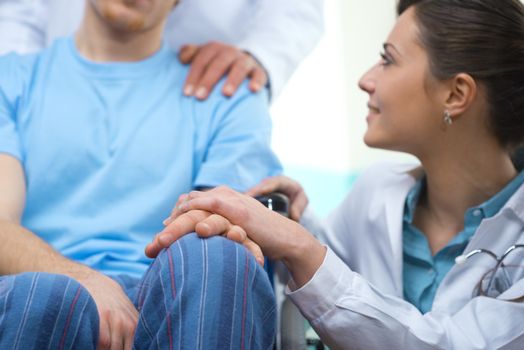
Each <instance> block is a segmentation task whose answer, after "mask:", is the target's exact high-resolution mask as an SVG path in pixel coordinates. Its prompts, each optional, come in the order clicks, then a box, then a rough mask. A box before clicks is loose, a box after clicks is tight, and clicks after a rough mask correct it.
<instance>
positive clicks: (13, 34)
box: [0, 0, 49, 54]
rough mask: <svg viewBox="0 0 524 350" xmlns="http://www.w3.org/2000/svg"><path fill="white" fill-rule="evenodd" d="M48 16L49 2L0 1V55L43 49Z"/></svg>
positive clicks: (29, 0)
mask: <svg viewBox="0 0 524 350" xmlns="http://www.w3.org/2000/svg"><path fill="white" fill-rule="evenodd" d="M48 15H49V13H48V6H47V1H34V0H2V1H0V54H4V53H7V52H10V51H16V52H18V53H29V52H35V51H38V50H40V49H42V48H43V47H44V46H45V39H46V27H47V18H48Z"/></svg>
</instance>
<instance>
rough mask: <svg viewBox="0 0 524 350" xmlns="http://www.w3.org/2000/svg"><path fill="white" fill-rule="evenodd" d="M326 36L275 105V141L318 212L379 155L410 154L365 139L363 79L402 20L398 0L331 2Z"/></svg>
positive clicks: (331, 203)
mask: <svg viewBox="0 0 524 350" xmlns="http://www.w3.org/2000/svg"><path fill="white" fill-rule="evenodd" d="M325 6H326V7H325V35H324V38H323V39H322V40H321V42H320V43H319V44H318V46H317V47H316V49H315V50H314V52H312V53H311V55H310V56H309V57H308V58H307V59H306V60H305V61H304V62H303V63H302V65H301V66H300V67H299V68H298V69H297V71H296V73H295V74H294V76H293V77H292V79H291V80H290V81H289V83H288V85H287V86H286V88H285V89H284V91H283V93H282V95H281V96H280V97H279V98H278V99H277V100H276V101H275V103H274V104H273V106H272V115H273V123H274V128H275V129H274V130H275V131H274V136H273V146H274V148H275V150H276V152H277V153H278V155H279V156H280V158H281V160H282V162H283V163H284V168H285V173H286V174H287V175H289V176H291V177H293V178H295V179H297V180H299V181H300V182H301V183H302V184H303V186H304V187H305V189H306V192H307V194H308V195H309V198H310V202H311V203H312V205H313V207H314V208H315V210H316V211H317V213H318V214H320V215H322V216H325V215H326V214H328V213H329V211H330V210H332V209H333V208H335V206H336V205H337V204H338V203H339V202H340V201H341V200H342V199H343V198H344V196H345V194H346V193H347V192H348V190H349V189H350V187H351V184H352V182H353V181H354V179H355V177H356V176H358V174H359V172H360V171H361V170H362V169H363V168H365V167H366V166H368V165H369V164H370V163H372V162H374V161H377V160H379V159H384V158H388V159H392V158H393V159H398V158H401V159H402V158H407V159H410V157H408V156H406V155H402V154H399V153H395V152H388V151H381V150H373V149H370V148H368V147H367V146H366V145H365V144H364V143H363V141H362V136H363V135H364V131H365V129H366V121H365V118H366V115H367V107H366V103H367V101H368V96H367V94H365V93H364V92H362V91H361V90H360V89H359V88H358V86H357V82H358V80H359V78H360V76H361V75H362V74H363V73H364V72H365V71H366V70H367V69H369V68H370V67H371V66H372V65H373V64H375V63H376V62H377V60H379V58H380V57H379V53H380V51H381V50H382V43H383V42H384V41H385V40H386V38H387V35H388V33H389V31H390V29H391V28H392V26H393V24H394V21H395V17H396V16H395V0H366V1H356V0H326V1H325Z"/></svg>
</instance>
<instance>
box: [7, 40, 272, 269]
mask: <svg viewBox="0 0 524 350" xmlns="http://www.w3.org/2000/svg"><path fill="white" fill-rule="evenodd" d="M187 70H188V69H187V67H185V66H183V65H181V64H180V63H179V61H178V59H177V55H176V53H174V52H172V51H170V50H169V49H168V48H167V47H166V46H165V45H164V46H163V47H162V48H161V49H160V50H159V51H158V52H157V53H155V54H154V55H153V56H151V57H149V58H147V59H145V60H143V61H139V62H132V63H120V62H117V63H94V62H91V61H88V60H86V59H84V58H83V57H81V56H80V55H79V53H78V51H77V49H76V46H75V43H74V40H73V39H72V38H68V39H60V40H57V41H56V42H55V43H54V44H53V46H52V47H50V48H49V49H47V50H44V51H43V52H42V53H40V54H37V55H30V56H17V55H14V54H11V55H8V56H4V57H1V58H0V152H2V153H7V154H10V155H12V156H14V157H16V158H18V159H19V160H20V161H21V163H22V165H23V168H24V171H25V175H26V185H27V197H26V208H25V212H24V215H23V218H22V224H23V226H25V227H27V228H28V229H29V230H31V231H33V232H34V233H36V234H37V235H39V236H40V237H41V238H42V239H44V240H45V241H47V242H48V243H50V244H51V245H52V246H53V247H54V248H55V249H57V250H58V251H59V252H61V253H62V254H63V255H65V256H67V257H69V258H71V259H73V260H76V261H79V262H81V263H84V264H87V265H88V266H91V267H93V268H96V269H98V270H101V271H103V272H105V273H107V274H121V273H125V274H129V275H132V276H139V275H141V274H142V273H143V272H144V271H145V269H146V268H147V266H148V265H149V263H150V260H149V259H147V258H146V257H145V255H144V247H145V245H146V244H147V243H149V242H150V240H151V239H152V237H153V235H154V234H155V233H157V232H159V231H160V230H161V229H162V227H163V226H162V220H163V219H165V218H166V217H167V216H168V215H169V213H170V212H171V209H172V207H173V205H174V204H175V203H176V200H177V198H178V196H179V195H180V194H181V193H184V192H187V191H189V190H191V189H193V188H196V187H201V186H202V187H208V186H217V185H221V184H226V185H229V186H231V187H233V188H235V189H237V190H241V191H242V190H246V189H247V188H248V187H250V186H253V185H255V184H256V183H258V182H259V181H260V180H262V179H263V178H264V177H267V176H272V175H276V174H278V173H280V172H281V166H280V163H279V161H278V159H277V158H276V157H275V155H274V153H273V152H272V151H271V149H270V135H271V120H270V117H269V113H268V104H267V92H266V91H263V92H261V93H258V94H252V93H251V92H250V91H249V90H248V89H247V87H246V86H245V84H244V86H242V88H241V89H240V91H239V92H237V93H236V94H235V96H234V97H232V98H225V97H223V96H222V95H221V93H220V91H221V88H220V87H218V88H215V89H214V92H213V93H212V94H211V96H210V97H209V98H208V99H207V100H206V101H204V102H199V101H197V100H196V99H194V98H188V97H185V96H183V94H182V85H183V82H184V80H185V77H186V75H187Z"/></svg>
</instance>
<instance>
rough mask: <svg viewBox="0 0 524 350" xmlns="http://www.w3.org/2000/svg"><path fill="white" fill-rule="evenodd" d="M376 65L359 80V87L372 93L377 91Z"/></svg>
mask: <svg viewBox="0 0 524 350" xmlns="http://www.w3.org/2000/svg"><path fill="white" fill-rule="evenodd" d="M374 68H375V66H373V67H371V68H370V69H369V70H368V71H367V72H366V73H364V75H362V77H361V78H360V79H359V81H358V87H359V88H360V89H361V90H363V91H365V92H367V93H368V94H371V93H373V92H374V91H375V79H374V77H373V70H374Z"/></svg>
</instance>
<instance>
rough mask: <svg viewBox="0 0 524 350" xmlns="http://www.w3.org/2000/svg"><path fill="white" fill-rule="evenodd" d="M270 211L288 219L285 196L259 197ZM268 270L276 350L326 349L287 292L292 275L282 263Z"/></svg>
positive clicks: (287, 205) (269, 267) (277, 194)
mask: <svg viewBox="0 0 524 350" xmlns="http://www.w3.org/2000/svg"><path fill="white" fill-rule="evenodd" d="M256 199H257V200H258V201H260V202H261V203H262V204H264V205H265V206H266V207H267V208H268V209H270V210H273V211H275V212H277V213H279V214H281V215H284V216H285V217H289V199H288V198H287V197H286V196H285V195H283V194H282V193H278V192H274V193H270V194H268V195H264V196H258V197H256ZM265 269H266V271H267V272H268V275H269V279H270V281H271V284H272V285H273V288H274V290H275V299H276V303H277V315H278V318H277V330H278V331H277V339H276V342H275V349H276V350H306V349H315V350H323V349H326V347H325V346H324V344H323V343H322V341H321V340H320V339H319V337H318V336H317V335H316V333H315V332H314V331H313V329H311V328H310V326H309V323H308V322H307V320H306V319H305V318H304V317H303V316H302V314H301V313H300V311H299V309H298V308H297V307H296V305H295V304H293V302H292V301H291V299H290V298H289V297H287V296H286V294H285V288H286V285H287V282H288V280H289V278H290V276H289V272H288V271H287V269H286V267H285V266H284V264H283V263H281V262H272V261H268V260H267V259H266V263H265Z"/></svg>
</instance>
